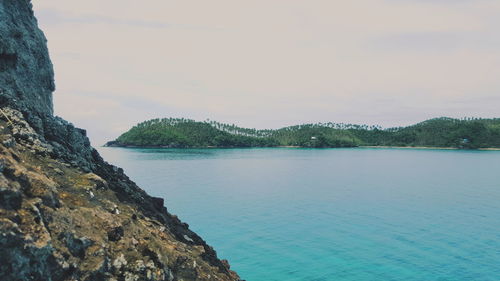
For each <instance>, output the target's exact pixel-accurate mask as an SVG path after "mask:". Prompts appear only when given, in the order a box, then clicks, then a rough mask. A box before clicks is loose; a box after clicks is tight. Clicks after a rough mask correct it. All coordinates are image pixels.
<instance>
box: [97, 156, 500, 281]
mask: <svg viewBox="0 0 500 281" xmlns="http://www.w3.org/2000/svg"><path fill="white" fill-rule="evenodd" d="M100 152H101V153H102V155H103V157H104V158H105V159H107V160H108V161H110V162H111V163H113V164H116V165H118V166H121V167H123V168H124V169H125V171H126V172H127V174H128V175H129V176H130V177H131V178H132V179H133V180H134V181H136V182H137V183H138V184H139V185H140V186H141V187H143V188H144V189H145V190H146V191H148V192H149V193H150V194H152V195H155V196H161V197H164V198H165V199H166V206H167V207H168V209H169V211H170V212H172V213H175V214H177V215H179V217H180V218H181V219H182V220H184V221H186V222H188V223H189V224H190V227H191V229H193V230H194V231H196V232H197V233H198V234H200V235H201V236H202V237H203V238H204V239H205V240H207V242H208V243H209V244H211V245H212V246H214V248H215V249H216V250H217V252H218V254H219V256H220V257H221V258H225V259H228V260H229V261H230V263H231V265H232V268H233V269H234V270H236V271H237V272H238V273H239V274H240V276H241V277H242V278H243V279H246V280H248V281H264V280H265V281H273V280H280V281H281V280H287V281H292V280H301V281H319V280H340V281H347V280H356V281H360V280H367V281H374V280H381V281H382V280H383V281H388V280H406V281H411V280H415V281H433V280H436V281H438V280H439V281H445V280H446V281H448V280H450V281H451V280H453V281H459V280H464V281H465V280H467V281H473V280H476V281H477V280H481V281H486V280H491V281H498V280H500V152H496V151H489V152H488V151H482V152H480V151H452V150H416V149H415V150H414V149H362V148H360V149H317V150H315V149H286V148H269V149H226V150H224V149H199V150H180V149H123V148H101V149H100Z"/></svg>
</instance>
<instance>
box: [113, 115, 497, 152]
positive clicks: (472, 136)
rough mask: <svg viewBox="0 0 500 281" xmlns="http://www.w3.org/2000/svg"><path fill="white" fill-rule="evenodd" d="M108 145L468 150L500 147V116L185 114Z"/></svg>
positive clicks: (145, 125)
mask: <svg viewBox="0 0 500 281" xmlns="http://www.w3.org/2000/svg"><path fill="white" fill-rule="evenodd" d="M106 146H137V147H173V148H202V147H221V148H229V147H276V146H297V147H310V148H326V147H357V146H403V147H416V146H428V147H452V148H463V149H476V148H489V147H492V148H498V147H500V119H473V118H464V119H453V118H446V117H442V118H435V119H430V120H427V121H424V122H421V123H418V124H415V125H412V126H408V127H398V128H389V129H382V128H381V127H380V126H367V125H353V124H337V123H317V124H303V125H296V126H290V127H285V128H281V129H267V130H257V129H249V128H241V127H238V126H236V125H230V124H224V123H219V122H215V121H210V120H207V121H203V122H199V121H194V120H191V119H184V118H177V119H176V118H163V119H152V120H148V121H145V122H141V123H139V124H137V125H136V126H134V127H132V128H131V129H130V130H129V131H127V132H125V133H123V134H122V135H121V136H119V137H118V138H117V139H116V140H114V141H110V142H108V143H107V144H106Z"/></svg>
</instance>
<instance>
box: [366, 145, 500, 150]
mask: <svg viewBox="0 0 500 281" xmlns="http://www.w3.org/2000/svg"><path fill="white" fill-rule="evenodd" d="M359 147H360V148H396V149H447V150H489V151H500V148H498V147H485V148H473V149H469V148H458V147H439V146H387V145H381V146H374V145H363V146H359Z"/></svg>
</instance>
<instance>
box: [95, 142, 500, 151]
mask: <svg viewBox="0 0 500 281" xmlns="http://www.w3.org/2000/svg"><path fill="white" fill-rule="evenodd" d="M103 147H122V148H150V149H165V148H175V149H210V148H211V149H213V148H219V149H231V148H311V147H305V146H296V145H279V146H253V147H247V146H241V147H239V146H203V147H175V146H162V145H158V146H138V145H119V144H116V143H113V144H111V145H109V144H105V145H103ZM313 148H319V149H322V148H323V149H324V148H380V149H422V150H426V149H429V150H430V149H444V150H482V151H500V148H498V147H485V148H475V149H468V148H458V147H439V146H387V145H380V146H377V145H361V146H353V147H313Z"/></svg>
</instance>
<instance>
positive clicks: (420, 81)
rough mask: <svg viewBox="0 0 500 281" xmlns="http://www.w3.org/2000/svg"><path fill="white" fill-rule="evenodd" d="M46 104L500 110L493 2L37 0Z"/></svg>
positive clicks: (321, 118) (370, 118)
mask: <svg viewBox="0 0 500 281" xmlns="http://www.w3.org/2000/svg"><path fill="white" fill-rule="evenodd" d="M33 5H34V10H35V15H36V16H37V18H38V20H39V25H40V27H41V28H42V30H43V31H44V32H45V35H46V36H47V39H48V45H49V50H50V55H51V58H52V62H53V64H54V69H55V72H56V77H55V79H56V88H57V89H56V92H55V93H54V106H55V113H56V114H57V115H59V116H61V117H63V118H65V119H66V120H68V121H70V122H72V123H74V124H75V125H76V126H78V127H82V128H85V129H87V132H88V135H89V137H90V139H91V141H92V143H93V144H94V145H101V144H103V143H104V142H106V141H107V140H111V139H114V138H116V137H117V136H119V135H120V134H121V133H123V132H124V131H126V130H127V129H129V128H130V127H131V126H133V125H134V124H136V123H138V122H141V121H144V120H146V119H150V118H161V117H185V118H191V119H195V120H200V121H201V120H205V119H207V118H209V119H211V120H216V121H221V122H227V123H234V124H236V125H239V126H242V127H252V128H260V129H263V128H279V127H283V126H288V125H295V124H300V123H311V122H338V123H341V122H343V123H357V124H369V125H381V126H384V127H393V126H401V125H409V124H413V123H416V122H419V121H423V120H425V119H429V118H433V117H441V116H449V117H465V116H468V117H485V118H487V117H500V78H499V74H500V28H499V27H500V17H499V16H498V15H499V14H500V1H498V0H352V1H338V0H307V1H304V0H252V1H234V0H221V1H219V0H212V1H190V0H144V1H137V0H134V1H132V0H120V1H117V0H106V1H102V0H85V1H68V0H43V1H42V0H33Z"/></svg>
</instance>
